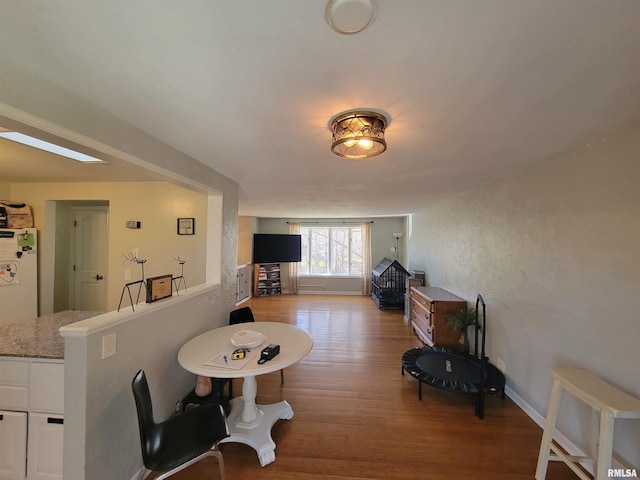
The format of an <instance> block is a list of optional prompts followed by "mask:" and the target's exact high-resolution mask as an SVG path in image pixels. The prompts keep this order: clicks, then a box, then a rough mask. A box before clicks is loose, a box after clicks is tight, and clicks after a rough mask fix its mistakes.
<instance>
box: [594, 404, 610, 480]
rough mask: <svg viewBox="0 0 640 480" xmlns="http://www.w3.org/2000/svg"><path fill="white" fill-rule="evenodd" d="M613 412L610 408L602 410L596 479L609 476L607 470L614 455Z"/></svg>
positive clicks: (599, 479)
mask: <svg viewBox="0 0 640 480" xmlns="http://www.w3.org/2000/svg"><path fill="white" fill-rule="evenodd" d="M613 422H614V417H613V414H612V413H611V412H610V411H609V410H608V409H606V408H605V409H603V410H602V411H601V412H600V436H599V442H598V453H597V455H598V457H597V458H598V460H597V463H596V474H595V479H596V480H605V479H606V478H608V475H607V470H608V469H609V468H611V459H612V456H613Z"/></svg>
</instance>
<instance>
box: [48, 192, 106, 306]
mask: <svg viewBox="0 0 640 480" xmlns="http://www.w3.org/2000/svg"><path fill="white" fill-rule="evenodd" d="M55 203H56V208H55V210H56V214H55V218H56V220H55V223H56V228H55V232H56V233H55V267H54V271H55V273H54V288H53V290H54V299H53V303H54V305H53V307H54V308H53V311H54V312H59V311H63V310H90V311H106V310H107V298H108V296H107V295H108V283H107V282H108V278H107V271H108V245H109V244H108V241H109V230H108V229H109V220H108V219H109V201H107V200H104V201H103V200H98V201H87V200H61V201H57V202H55Z"/></svg>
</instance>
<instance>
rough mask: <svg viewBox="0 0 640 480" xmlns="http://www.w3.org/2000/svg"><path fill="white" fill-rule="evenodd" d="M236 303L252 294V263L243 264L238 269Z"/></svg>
mask: <svg viewBox="0 0 640 480" xmlns="http://www.w3.org/2000/svg"><path fill="white" fill-rule="evenodd" d="M237 277H238V278H237V283H236V303H237V302H240V301H241V300H244V299H245V298H248V297H249V296H250V295H251V265H241V266H239V267H238V269H237Z"/></svg>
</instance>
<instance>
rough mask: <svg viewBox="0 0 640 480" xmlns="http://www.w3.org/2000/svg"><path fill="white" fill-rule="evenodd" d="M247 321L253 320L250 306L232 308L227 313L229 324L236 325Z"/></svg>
mask: <svg viewBox="0 0 640 480" xmlns="http://www.w3.org/2000/svg"><path fill="white" fill-rule="evenodd" d="M247 322H255V319H254V318H253V312H252V311H251V307H242V308H238V309H237V310H234V311H232V312H231V313H230V314H229V325H236V324H237V323H247Z"/></svg>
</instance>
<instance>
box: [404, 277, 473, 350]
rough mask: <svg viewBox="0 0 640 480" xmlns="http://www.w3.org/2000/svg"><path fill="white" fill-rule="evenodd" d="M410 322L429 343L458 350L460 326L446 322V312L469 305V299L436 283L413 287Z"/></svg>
mask: <svg viewBox="0 0 640 480" xmlns="http://www.w3.org/2000/svg"><path fill="white" fill-rule="evenodd" d="M409 295H410V301H411V315H410V317H411V326H412V327H413V330H414V331H415V332H416V335H418V337H419V338H420V340H422V341H423V342H424V343H425V344H426V345H428V346H430V347H433V346H436V347H444V348H450V349H452V350H455V349H456V348H457V346H458V340H459V339H460V329H458V328H453V327H450V326H449V325H447V320H446V319H447V314H448V313H454V312H458V311H460V310H461V309H463V308H466V307H467V302H466V301H465V300H463V299H462V298H460V297H457V296H456V295H454V294H452V293H450V292H447V291H446V290H443V289H442V288H437V287H411V292H410V294H409Z"/></svg>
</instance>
